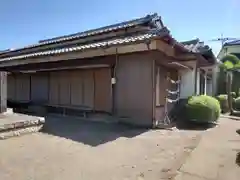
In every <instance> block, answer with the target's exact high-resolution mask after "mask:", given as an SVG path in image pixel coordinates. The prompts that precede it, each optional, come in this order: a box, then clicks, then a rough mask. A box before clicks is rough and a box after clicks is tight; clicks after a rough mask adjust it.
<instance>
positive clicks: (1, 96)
mask: <svg viewBox="0 0 240 180" xmlns="http://www.w3.org/2000/svg"><path fill="white" fill-rule="evenodd" d="M6 111H7V72H2V71H0V113H3V112H6Z"/></svg>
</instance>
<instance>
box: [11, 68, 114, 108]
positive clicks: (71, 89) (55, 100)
mask: <svg viewBox="0 0 240 180" xmlns="http://www.w3.org/2000/svg"><path fill="white" fill-rule="evenodd" d="M30 79H31V83H30ZM8 99H12V100H16V101H23V100H31V101H33V102H44V103H48V104H51V105H56V106H58V105H64V106H69V107H71V106H78V105H81V106H88V107H91V108H93V109H94V110H97V111H106V112H111V104H112V103H111V70H110V68H92V69H81V70H64V71H53V72H49V73H47V72H39V73H31V74H15V75H9V76H8Z"/></svg>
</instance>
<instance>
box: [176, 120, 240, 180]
mask: <svg viewBox="0 0 240 180" xmlns="http://www.w3.org/2000/svg"><path fill="white" fill-rule="evenodd" d="M238 119H239V118H238ZM237 129H240V121H236V120H232V119H229V118H221V119H220V121H219V126H217V127H215V128H213V129H210V130H208V131H207V132H206V133H205V134H204V135H203V137H202V138H201V141H200V143H199V145H198V146H197V148H196V149H194V150H193V152H192V153H191V155H190V156H189V157H188V158H187V160H186V162H185V164H184V165H183V166H182V167H181V169H180V171H179V174H178V176H176V178H175V180H209V179H211V180H239V179H240V166H238V165H237V163H236V158H237V154H238V153H239V152H240V136H239V135H238V134H237V133H236V130H237Z"/></svg>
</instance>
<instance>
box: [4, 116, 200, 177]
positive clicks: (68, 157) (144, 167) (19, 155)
mask: <svg viewBox="0 0 240 180" xmlns="http://www.w3.org/2000/svg"><path fill="white" fill-rule="evenodd" d="M45 131H46V132H48V133H35V134H32V135H25V136H22V137H17V138H12V139H8V140H4V141H0V179H3V180H13V179H17V180H33V179H34V180H66V179H69V180H79V179H84V180H94V179H98V180H110V179H112V180H127V179H133V180H135V179H147V180H155V179H170V178H172V177H174V176H175V175H176V172H177V170H178V169H179V168H180V167H181V165H182V164H183V163H184V162H185V160H186V157H187V156H188V155H189V152H191V151H192V149H193V148H194V147H195V146H196V145H197V144H198V142H199V140H200V137H201V135H202V134H203V132H202V131H186V130H184V131H183V130H181V131H180V130H174V131H167V130H155V131H146V130H145V129H131V128H129V127H126V126H123V125H116V124H113V123H112V124H109V123H108V124H103V123H99V122H84V121H80V120H73V119H69V118H68V119H64V120H59V119H56V118H48V119H47V125H46V129H45Z"/></svg>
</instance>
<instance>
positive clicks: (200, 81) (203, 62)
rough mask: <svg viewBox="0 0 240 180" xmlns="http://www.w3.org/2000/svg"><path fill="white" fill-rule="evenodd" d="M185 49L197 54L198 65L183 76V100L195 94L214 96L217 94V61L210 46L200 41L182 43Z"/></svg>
mask: <svg viewBox="0 0 240 180" xmlns="http://www.w3.org/2000/svg"><path fill="white" fill-rule="evenodd" d="M182 44H183V45H184V47H185V48H186V49H188V50H189V51H190V52H192V53H196V54H197V63H196V67H195V68H194V69H193V71H189V72H188V73H184V74H183V75H182V84H181V86H182V88H181V90H182V92H183V93H181V96H180V97H181V98H187V97H189V96H190V95H194V94H206V95H210V96H211V95H213V94H214V92H215V83H216V82H215V81H216V77H215V73H214V69H215V67H216V66H217V60H216V58H215V56H214V54H213V52H212V50H211V49H210V47H209V46H208V45H205V44H204V42H202V41H200V40H199V39H193V40H189V41H184V42H182Z"/></svg>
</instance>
